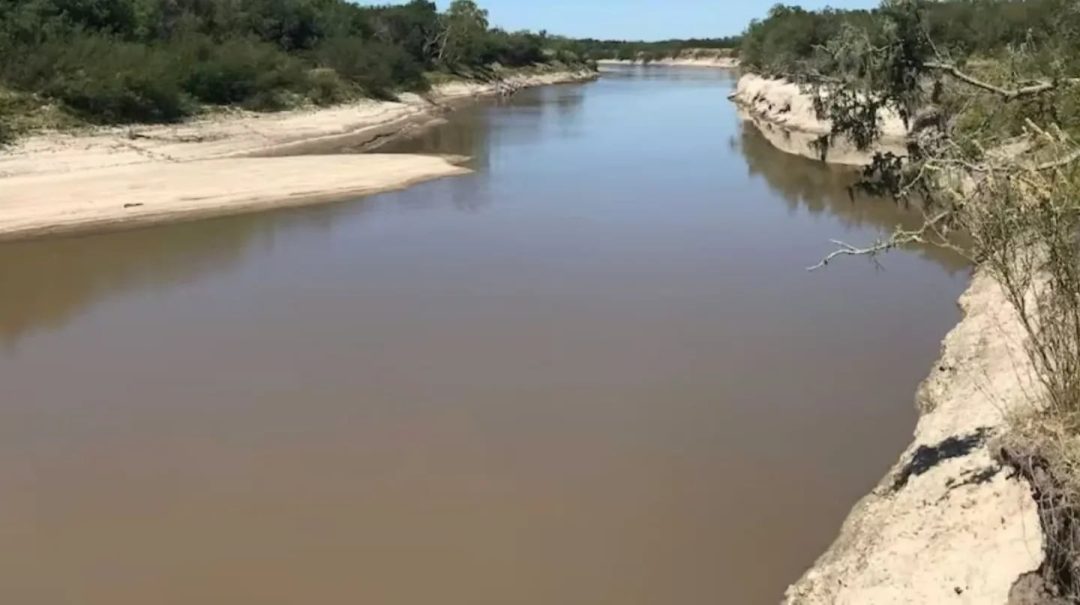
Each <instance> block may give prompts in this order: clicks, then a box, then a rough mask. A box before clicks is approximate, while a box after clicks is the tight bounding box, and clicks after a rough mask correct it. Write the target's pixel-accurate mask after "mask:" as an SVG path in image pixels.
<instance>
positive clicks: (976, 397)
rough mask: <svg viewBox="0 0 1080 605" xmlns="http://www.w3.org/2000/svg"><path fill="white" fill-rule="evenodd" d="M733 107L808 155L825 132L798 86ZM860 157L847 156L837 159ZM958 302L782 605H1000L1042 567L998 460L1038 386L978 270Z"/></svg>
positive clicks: (751, 91) (1040, 552) (1007, 311)
mask: <svg viewBox="0 0 1080 605" xmlns="http://www.w3.org/2000/svg"><path fill="white" fill-rule="evenodd" d="M732 100H733V101H734V102H736V103H737V104H738V105H739V106H740V108H741V109H742V110H743V112H742V113H743V116H744V118H745V119H748V120H750V121H751V122H753V123H754V124H755V125H756V126H757V127H758V128H759V129H760V130H762V132H763V134H765V136H766V138H768V139H769V140H770V141H771V142H773V144H774V145H776V146H777V147H778V148H780V149H781V150H783V151H786V152H789V153H796V154H799V155H806V156H809V157H815V156H816V154H815V152H814V151H813V148H812V147H809V146H807V144H806V141H807V140H809V139H810V138H811V137H816V136H820V134H822V133H823V132H825V131H827V126H828V125H827V124H823V123H821V122H820V121H818V120H817V119H816V117H815V116H813V114H812V113H811V109H809V107H810V101H809V99H807V98H805V96H800V93H799V91H798V87H797V86H795V85H793V84H791V83H788V82H785V81H782V80H768V79H765V78H760V77H758V76H756V75H753V74H750V75H746V76H743V78H742V80H741V81H740V83H739V85H738V87H737V89H736V92H735V93H734V94H733V95H732ZM889 127H890V126H888V125H887V128H889ZM893 128H894V127H893ZM886 133H887V135H888V134H893V135H895V134H897V133H896V131H895V130H893V131H891V132H890V131H889V130H887V131H886ZM896 142H897V141H896V140H895V139H894V140H893V141H892V143H894V144H895V143H896ZM886 144H889V142H888V141H887V143H886ZM829 159H830V161H834V158H833V156H832V155H831V154H830V157H829ZM866 159H867V157H866V156H865V155H864V156H863V157H859V156H858V155H857V154H855V153H854V152H852V151H851V150H847V151H845V152H844V153H843V154H842V155H841V160H840V161H839V163H847V164H861V163H864V162H865V161H866ZM959 304H960V307H961V309H962V310H963V314H964V315H963V319H962V320H961V321H960V323H959V324H958V325H957V326H956V327H955V328H954V329H953V330H952V331H951V332H950V333H949V334H948V335H947V336H946V337H945V339H944V341H943V343H942V350H941V356H940V358H939V359H938V361H937V363H936V364H935V365H934V368H933V371H932V373H931V375H930V376H929V377H928V378H927V379H926V380H925V381H924V382H923V384H922V385H921V386H920V388H919V391H918V394H917V397H916V401H917V407H918V409H919V412H920V419H919V421H918V424H917V426H916V428H915V432H914V439H913V441H912V443H911V445H909V446H908V448H907V449H906V450H905V451H904V452H903V454H902V455H901V456H900V459H899V461H898V462H897V463H896V465H894V466H893V467H892V469H890V470H889V472H888V473H887V474H886V476H885V477H884V478H883V479H882V480H881V482H880V483H879V484H878V485H877V487H875V488H874V490H873V491H872V492H871V493H870V494H868V495H867V496H865V497H864V498H863V499H862V500H861V501H860V502H859V503H857V504H856V505H855V507H854V508H853V510H852V511H851V513H850V514H849V515H848V517H847V520H846V521H845V522H844V524H843V527H842V528H841V530H840V534H839V536H838V537H837V539H836V541H835V542H834V543H833V544H832V546H831V547H830V548H829V549H828V550H827V551H826V552H825V553H824V554H823V555H822V556H821V557H820V558H819V559H818V560H817V562H816V563H815V564H814V565H813V567H811V568H810V570H808V571H807V572H806V573H805V574H804V575H803V577H802V578H800V579H799V580H798V581H797V582H796V583H795V584H793V585H792V586H791V587H789V588H788V590H787V592H786V593H785V596H784V602H785V603H787V604H791V605H802V604H817V603H822V604H824V603H829V604H852V605H855V604H858V605H871V604H873V605H876V604H886V603H919V604H923V603H965V604H971V605H976V604H978V605H996V604H1006V603H1010V602H1013V601H1011V599H1012V598H1013V596H1014V595H1012V594H1011V593H1013V592H1014V591H1013V588H1014V586H1015V585H1017V584H1018V582H1019V581H1020V580H1021V578H1023V577H1024V576H1026V575H1027V574H1030V573H1032V572H1034V571H1036V570H1037V569H1038V568H1039V567H1040V566H1041V565H1042V562H1043V560H1044V544H1043V542H1044V540H1043V534H1042V530H1041V527H1040V519H1039V514H1038V510H1037V506H1036V503H1035V500H1034V499H1033V497H1032V490H1031V487H1030V485H1029V484H1028V483H1027V482H1026V480H1024V479H1022V478H1018V477H1015V476H1014V473H1011V472H1010V471H1011V469H1010V468H1009V467H1008V466H1006V465H1005V464H1004V463H1002V462H1001V461H1000V460H999V457H998V456H996V455H995V454H996V453H997V451H996V450H997V447H996V445H995V444H996V437H997V436H999V435H1001V434H1002V433H1003V431H1005V430H1006V423H1007V417H1008V416H1009V414H1010V412H1011V411H1013V410H1016V409H1019V408H1021V407H1023V406H1026V405H1028V402H1029V400H1030V399H1029V394H1030V393H1032V392H1034V391H1035V390H1036V388H1037V387H1036V385H1035V384H1034V381H1033V378H1032V374H1031V367H1030V363H1029V362H1028V360H1027V357H1026V355H1025V353H1024V340H1025V336H1024V332H1023V329H1022V327H1021V326H1020V323H1019V321H1018V320H1017V318H1016V317H1015V314H1014V313H1013V311H1012V309H1011V307H1010V305H1009V303H1008V301H1007V300H1006V299H1005V296H1004V293H1003V292H1002V291H1001V289H1000V287H999V286H998V285H997V283H996V282H995V281H994V280H993V279H992V278H991V277H990V276H988V275H986V274H985V273H984V272H983V271H980V270H976V272H975V274H974V277H973V278H972V281H971V284H970V286H969V288H968V289H967V291H966V292H965V293H964V294H963V296H962V297H961V298H960V303H959ZM856 428H857V427H856Z"/></svg>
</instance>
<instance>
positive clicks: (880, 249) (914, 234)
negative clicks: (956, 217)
mask: <svg viewBox="0 0 1080 605" xmlns="http://www.w3.org/2000/svg"><path fill="white" fill-rule="evenodd" d="M949 214H950V213H949V212H942V213H940V214H938V215H937V216H935V217H933V218H931V219H929V220H927V221H925V222H924V223H923V225H922V227H919V228H918V229H916V230H915V231H897V232H896V233H894V234H892V235H891V236H890V237H889V238H888V239H883V240H878V241H876V242H874V243H873V244H872V245H870V246H867V247H865V248H858V247H855V246H852V245H851V244H849V243H847V242H842V241H840V240H835V239H834V240H832V243H833V244H835V245H836V246H837V249H836V250H833V251H832V252H830V253H829V255H828V256H826V257H825V258H824V259H822V260H821V262H820V263H818V264H816V265H814V266H813V267H807V269H806V270H807V271H817V270H818V269H821V268H823V267H826V266H828V264H829V263H830V262H832V261H833V260H834V259H836V258H837V257H840V256H866V257H869V258H873V257H875V256H877V255H879V254H883V253H885V252H888V251H890V250H893V249H896V248H901V247H903V246H907V245H910V244H925V243H928V242H927V240H926V233H927V232H928V231H929V232H932V233H937V232H938V225H939V224H940V223H942V222H943V221H944V220H945V219H947V218H948V217H949Z"/></svg>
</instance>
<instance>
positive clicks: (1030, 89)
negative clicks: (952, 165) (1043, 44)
mask: <svg viewBox="0 0 1080 605" xmlns="http://www.w3.org/2000/svg"><path fill="white" fill-rule="evenodd" d="M925 66H926V67H928V68H930V69H936V70H938V71H942V72H945V73H947V74H949V75H950V76H952V77H954V78H956V79H957V80H960V81H961V82H965V83H967V84H970V85H971V86H974V87H976V88H981V89H983V90H986V91H989V92H992V93H994V94H997V95H1000V96H1001V97H1002V98H1004V99H1005V100H1006V101H1013V100H1016V99H1019V98H1022V97H1031V96H1035V95H1040V94H1042V93H1044V92H1048V91H1051V90H1054V89H1056V88H1058V87H1059V86H1062V85H1070V86H1075V85H1078V84H1080V78H1065V79H1063V80H1054V81H1050V82H1046V81H1043V82H1039V83H1038V84H1032V85H1030V86H1023V87H1021V88H1002V87H1001V86H997V85H995V84H991V83H989V82H984V81H983V80H980V79H978V78H976V77H975V76H972V75H969V74H966V73H964V72H962V71H960V69H959V68H958V67H956V66H955V65H952V64H949V63H938V62H929V63H925Z"/></svg>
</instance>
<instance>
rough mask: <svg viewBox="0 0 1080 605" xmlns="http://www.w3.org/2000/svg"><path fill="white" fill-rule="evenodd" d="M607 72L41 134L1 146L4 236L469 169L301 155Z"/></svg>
mask: <svg viewBox="0 0 1080 605" xmlns="http://www.w3.org/2000/svg"><path fill="white" fill-rule="evenodd" d="M595 77H596V74H595V73H594V72H591V71H580V72H544V73H533V74H528V75H516V76H511V77H509V78H507V79H505V80H503V81H500V82H498V83H478V82H453V83H449V84H445V85H442V86H439V87H437V88H436V89H435V90H434V91H432V93H431V94H429V95H426V96H425V97H424V98H421V97H419V96H416V95H404V96H403V98H402V99H401V100H400V101H399V102H394V103H388V102H374V101H362V102H358V103H353V104H349V105H344V106H340V107H333V108H326V109H311V110H300V111H290V112H284V113H279V114H252V113H248V112H235V113H231V114H223V115H216V116H213V117H210V118H206V119H202V120H196V121H192V122H188V123H184V124H179V125H169V126H161V125H154V126H149V125H148V126H134V127H128V128H106V129H97V130H93V131H87V132H83V133H75V134H72V133H44V134H40V135H37V136H33V137H30V138H27V139H25V140H22V141H20V142H19V143H18V144H16V145H14V146H13V147H11V148H9V149H6V150H4V151H3V152H0V191H3V195H2V196H0V239H20V238H26V237H35V236H41V235H50V234H59V233H73V232H82V231H90V230H100V229H107V228H119V227H129V226H142V225H147V224H151V223H160V222H168V221H177V220H191V219H197V218H204V217H209V216H220V215H227V214H236V213H240V212H252V211H256V210H262V209H267V208H274V207H282V206H291V205H300V204H309V203H314V202H319V201H329V200H335V199H344V198H347V197H351V196H357V195H366V194H371V193H377V192H380V191H386V190H389V189H397V188H401V187H406V186H408V185H410V184H414V183H417V182H420V181H423V180H427V179H432V178H438V177H443V176H450V175H455V174H462V173H465V172H468V170H467V169H465V168H462V167H461V166H459V165H458V164H460V163H461V161H462V160H461V159H460V158H439V157H429V156H419V155H412V156H410V155H395V156H377V155H303V156H301V155H300V154H315V153H320V152H321V153H326V152H327V151H331V150H333V149H334V148H338V147H348V148H350V149H355V148H367V147H371V146H373V145H374V144H377V143H379V142H381V141H384V140H387V139H389V138H392V137H394V136H397V135H401V134H404V133H408V132H410V131H412V130H413V129H416V128H422V127H424V126H426V125H428V124H432V123H435V122H437V121H438V120H439V117H438V116H440V115H441V114H442V113H444V112H445V111H446V110H447V108H448V107H449V106H450V105H451V104H453V103H456V102H461V101H463V100H465V99H469V98H473V97H479V96H484V95H492V94H502V93H505V92H509V91H513V90H516V89H520V88H526V87H531V86H542V85H547V84H557V83H564V82H565V83H569V82H580V81H585V80H589V79H593V78H595ZM282 156H292V157H282Z"/></svg>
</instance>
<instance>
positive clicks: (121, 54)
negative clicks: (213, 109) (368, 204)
mask: <svg viewBox="0 0 1080 605" xmlns="http://www.w3.org/2000/svg"><path fill="white" fill-rule="evenodd" d="M555 61H563V62H566V63H576V62H579V61H580V57H578V56H577V55H576V54H574V53H573V52H572V51H570V50H568V48H566V45H565V44H563V42H562V41H560V40H558V39H554V38H550V37H549V36H547V35H546V34H545V33H533V32H506V31H502V30H499V29H493V28H491V27H489V25H488V19H487V12H486V11H485V10H483V9H482V8H480V7H479V6H477V4H476V3H475V2H473V1H471V0H454V2H452V3H451V5H450V7H449V9H448V10H447V11H446V12H444V13H440V12H438V10H437V9H436V6H435V3H434V2H429V1H426V0H413V1H411V2H409V3H408V4H404V5H399V6H380V7H360V6H357V5H355V4H352V3H351V2H348V1H346V0H0V117H2V113H3V111H4V107H5V103H6V106H8V108H9V111H10V106H11V105H12V104H13V103H14V101H12V99H13V98H16V97H18V98H19V99H20V102H21V103H26V102H27V99H31V98H32V99H36V100H38V101H40V102H44V103H47V102H56V103H58V104H59V106H60V107H62V108H63V110H64V111H67V112H70V113H72V114H75V115H77V116H79V117H80V118H82V119H85V120H89V121H94V122H102V123H118V122H131V121H172V120H176V119H179V118H182V117H184V116H186V115H189V114H191V113H193V112H195V111H197V110H198V109H199V107H200V106H202V105H237V106H244V107H249V108H253V109H260V110H262V109H275V108H281V107H285V106H289V105H294V104H296V103H298V102H304V101H305V100H311V101H314V102H317V103H333V102H338V101H341V100H344V99H347V98H350V97H354V96H358V95H368V96H374V97H384V96H388V95H390V94H392V93H393V91H397V90H403V89H413V90H422V89H424V88H425V87H426V86H428V84H427V82H428V80H427V79H426V78H425V72H429V71H444V72H450V73H463V74H469V75H476V74H483V73H486V72H487V70H488V68H489V66H491V65H493V64H500V65H503V66H509V67H517V66H528V65H533V64H537V63H552V62H555ZM5 89H6V91H7V92H5Z"/></svg>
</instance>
